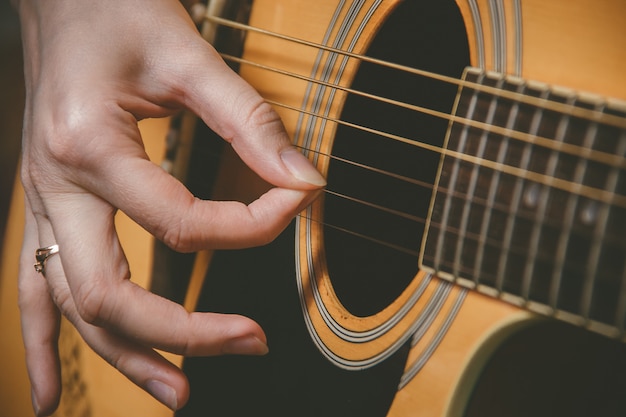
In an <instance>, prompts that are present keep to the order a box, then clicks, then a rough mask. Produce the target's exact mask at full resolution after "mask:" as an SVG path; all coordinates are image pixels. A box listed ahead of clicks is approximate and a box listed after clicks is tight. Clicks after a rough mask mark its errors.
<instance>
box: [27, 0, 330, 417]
mask: <svg viewBox="0 0 626 417" xmlns="http://www.w3.org/2000/svg"><path fill="white" fill-rule="evenodd" d="M17 8H18V10H19V12H20V17H21V22H22V31H23V41H24V59H25V76H26V90H27V101H26V109H25V118H24V138H23V159H22V182H23V185H24V189H25V191H26V196H27V202H26V207H27V215H26V218H27V220H26V227H25V236H24V246H23V251H22V259H21V266H20V277H19V280H20V285H19V288H20V294H19V303H20V308H21V318H22V330H23V337H24V343H25V349H26V360H27V368H28V372H29V376H30V379H31V383H32V390H33V405H34V408H35V411H36V412H37V414H38V415H46V414H49V413H51V412H53V411H54V409H55V408H56V406H57V404H58V400H59V396H60V389H61V386H60V369H59V359H58V355H57V352H56V339H57V337H58V328H59V317H60V314H63V315H64V316H66V317H67V318H68V319H69V320H70V321H71V323H72V324H73V325H74V326H75V327H76V329H77V330H78V332H79V333H80V334H81V336H82V337H83V338H84V340H85V341H86V342H87V343H88V344H89V346H91V348H92V349H94V350H95V351H96V352H97V353H98V354H99V355H100V356H102V357H103V358H104V359H106V360H107V361H108V362H109V363H111V365H113V366H115V367H116V368H117V369H118V370H119V371H120V372H122V373H123V374H124V375H126V376H127V377H128V378H129V379H130V380H132V381H133V382H134V383H135V384H137V385H139V386H141V387H142V388H144V389H145V390H147V391H148V392H150V393H151V394H152V395H153V396H155V397H156V398H157V399H158V400H160V401H161V402H163V403H164V404H166V405H167V406H169V407H170V408H172V409H177V408H180V407H181V406H182V405H184V403H185V402H186V401H187V398H188V395H189V387H188V382H187V380H186V378H185V376H184V374H183V373H182V372H181V371H180V370H179V369H178V368H177V367H176V366H174V365H173V364H171V363H169V362H168V361H167V360H165V359H164V358H163V357H161V356H160V355H158V354H157V353H156V352H155V351H154V350H153V348H158V349H162V350H166V351H170V352H174V353H178V354H182V355H218V354H226V353H236V354H263V353H265V352H266V351H267V346H266V339H265V335H264V333H263V331H262V330H261V328H260V327H259V326H258V325H257V324H256V323H254V322H253V321H252V320H250V319H247V318H245V317H241V316H236V315H231V316H227V315H219V314H210V313H191V314H189V313H187V312H186V311H185V310H184V309H183V308H182V307H181V306H179V305H177V304H175V303H172V302H170V301H167V300H165V299H163V298H160V297H157V296H156V295H154V294H152V293H150V292H148V291H145V290H144V289H142V288H140V287H138V286H137V285H135V284H133V283H132V282H131V281H130V280H129V267H128V264H127V261H126V259H125V256H124V253H123V251H122V249H121V247H120V244H119V242H118V238H117V234H116V232H115V227H114V215H115V213H116V211H117V210H118V209H119V210H122V211H124V212H125V213H126V214H127V215H128V216H130V217H131V218H132V219H133V220H134V221H136V222H137V223H139V224H140V225H141V226H143V227H144V228H145V229H147V230H148V231H149V232H151V233H152V234H153V235H154V236H156V237H157V238H158V239H161V240H162V241H163V242H165V243H166V244H167V245H169V246H170V247H172V248H173V249H176V250H179V251H193V250H197V249H200V248H208V247H213V248H218V247H219V248H234V247H245V246H252V245H260V244H264V243H267V242H269V241H270V240H272V239H273V238H274V237H275V236H276V235H277V234H278V233H279V232H280V231H281V230H282V229H283V228H284V227H285V226H286V225H287V224H288V222H289V221H290V220H291V219H292V218H293V216H294V215H295V214H296V213H298V212H299V211H300V210H301V209H302V208H303V207H305V206H306V205H307V204H308V203H310V202H311V201H312V200H313V199H314V198H315V197H316V195H317V194H318V193H319V189H320V188H321V187H323V186H324V184H325V182H324V180H323V178H322V177H321V175H320V174H319V173H318V172H317V171H316V170H315V169H314V168H313V166H312V165H311V164H310V163H309V162H308V161H307V160H306V158H304V157H303V156H302V155H301V154H300V153H299V152H298V151H297V150H296V149H295V148H294V147H292V146H291V145H290V141H289V138H288V137H287V134H286V133H285V131H284V129H283V126H282V124H281V122H280V120H279V118H278V116H277V115H276V113H275V112H274V111H273V110H272V109H271V107H270V106H269V105H268V104H266V103H264V102H263V100H262V99H261V97H259V95H258V94H257V93H256V92H255V91H254V90H253V89H252V88H251V87H250V86H249V85H247V84H246V83H245V82H244V81H243V80H241V79H240V78H239V77H238V76H237V75H236V74H235V73H233V72H232V71H231V70H230V69H229V68H228V67H227V66H226V65H225V64H224V63H223V61H222V60H221V59H220V58H219V56H218V55H217V53H216V52H215V51H214V50H213V49H212V48H211V47H210V46H209V45H208V44H207V43H206V42H205V41H204V40H203V39H201V37H200V36H199V35H198V33H197V31H196V29H195V27H194V26H193V24H192V22H191V21H190V19H189V17H188V15H187V13H186V12H185V10H184V8H183V7H182V6H181V5H180V3H179V2H178V1H177V0H137V1H129V0H107V1H101V2H84V1H72V0H21V1H18V2H17ZM180 108H188V109H191V110H192V111H194V112H196V114H198V115H199V116H200V117H201V118H202V119H203V120H204V121H205V122H206V123H207V124H208V125H209V126H210V127H211V128H212V129H213V130H215V131H216V132H217V133H218V134H220V135H221V136H222V137H223V138H224V139H225V140H227V141H228V142H230V143H231V145H232V146H233V148H234V149H235V150H236V151H237V152H238V154H239V155H240V156H241V158H242V159H243V161H244V162H245V163H246V164H248V165H249V166H250V167H251V168H252V169H253V170H255V171H256V172H257V173H258V174H259V175H260V176H261V177H263V178H264V179H265V180H266V181H268V182H270V183H272V184H274V185H275V186H276V187H275V188H273V189H271V190H270V191H269V192H267V193H266V194H265V195H263V196H262V197H260V198H259V199H258V200H256V201H254V202H253V203H251V204H250V205H248V206H246V205H244V204H241V203H238V202H212V201H200V200H198V199H196V198H194V197H193V196H192V195H191V194H190V192H189V191H188V190H187V189H186V188H185V187H184V186H183V185H182V184H180V183H179V182H177V181H176V180H175V179H174V178H172V177H171V176H169V175H168V174H167V173H166V172H164V171H163V170H162V169H161V168H159V167H158V166H156V165H154V164H153V163H151V162H150V161H149V160H148V158H147V156H146V154H145V151H144V149H143V146H142V140H141V137H140V133H139V130H138V128H137V120H140V119H142V118H147V117H161V116H166V115H170V114H172V113H173V112H175V111H177V110H179V109H180ZM53 243H57V244H58V245H59V247H60V252H59V254H57V255H54V256H52V257H51V258H50V259H49V260H48V261H47V263H46V265H45V279H43V278H42V277H41V276H39V275H38V274H37V273H36V272H35V270H34V269H33V256H34V251H35V249H36V248H38V247H44V246H48V245H51V244H53Z"/></svg>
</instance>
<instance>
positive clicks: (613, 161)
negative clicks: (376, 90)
mask: <svg viewBox="0 0 626 417" xmlns="http://www.w3.org/2000/svg"><path fill="white" fill-rule="evenodd" d="M220 55H221V56H222V58H224V59H225V60H229V61H233V62H237V63H239V64H245V65H250V66H254V67H256V68H259V69H263V70H266V71H271V72H275V73H277V74H280V75H284V76H287V77H291V78H295V79H299V80H302V81H307V82H310V83H315V84H319V85H323V86H326V87H330V88H333V89H337V90H340V91H343V92H346V93H348V94H354V95H358V96H361V97H364V98H368V99H371V100H376V101H380V102H382V103H386V104H389V105H393V106H396V107H400V108H405V109H407V110H411V111H415V112H418V113H423V114H426V115H429V116H433V117H437V118H440V119H444V120H447V121H450V122H454V123H462V124H467V125H469V126H471V127H475V128H478V129H482V130H486V131H488V132H492V133H495V134H499V135H502V136H508V137H511V138H513V139H517V140H520V141H524V142H529V141H531V142H533V143H534V144H535V145H539V146H543V147H545V148H548V149H554V148H555V145H554V141H553V140H552V139H550V138H545V137H541V136H537V135H535V136H532V135H529V134H527V133H524V132H520V131H515V130H509V129H507V128H504V127H501V126H494V125H490V124H488V123H484V122H479V121H476V120H472V119H468V118H463V117H459V116H456V115H453V114H449V113H445V112H441V111H437V110H433V109H429V108H427V107H423V106H417V105H414V104H410V103H405V102H401V101H398V100H394V99H390V98H387V97H382V96H379V95H375V94H370V93H367V92H364V91H359V90H355V89H353V88H350V87H344V86H342V85H339V84H338V83H330V82H328V81H323V80H319V79H316V78H313V77H309V76H304V75H300V74H296V73H293V72H290V71H285V70H281V69H279V68H275V67H270V66H267V65H264V64H260V63H257V62H253V61H250V60H247V59H244V58H239V57H236V56H232V55H228V54H220ZM475 90H477V91H481V89H477V88H475ZM494 96H498V95H494ZM572 108H574V107H572ZM315 111H316V110H315ZM558 149H559V151H560V152H562V153H568V154H571V155H574V156H579V155H580V153H581V152H582V150H581V149H580V147H579V146H576V145H572V144H562V146H561V147H559V148H558ZM589 158H590V159H591V160H594V161H596V162H601V163H605V164H608V165H619V166H620V167H622V168H626V161H625V160H624V159H623V158H619V157H616V156H615V155H612V154H609V153H606V152H601V151H594V152H593V153H592V154H590V156H589Z"/></svg>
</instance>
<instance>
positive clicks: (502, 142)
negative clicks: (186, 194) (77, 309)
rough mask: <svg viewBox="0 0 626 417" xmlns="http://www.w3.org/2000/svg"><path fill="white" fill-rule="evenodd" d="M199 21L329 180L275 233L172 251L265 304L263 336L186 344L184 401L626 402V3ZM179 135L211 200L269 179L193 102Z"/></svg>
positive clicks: (422, 406) (320, 0)
mask: <svg viewBox="0 0 626 417" xmlns="http://www.w3.org/2000/svg"><path fill="white" fill-rule="evenodd" d="M202 19H203V29H202V30H203V33H204V34H205V36H207V39H209V40H210V41H211V42H213V43H214V45H215V46H216V48H217V49H218V50H219V51H220V52H221V53H222V56H223V57H224V59H225V60H226V61H227V62H229V63H231V64H232V65H233V68H235V69H236V70H237V71H239V73H240V74H241V75H242V76H243V77H244V78H245V79H247V80H248V81H249V82H250V83H251V84H252V85H253V86H254V87H255V88H257V89H258V90H259V91H260V92H261V94H262V95H263V96H264V97H265V98H266V100H267V101H268V102H269V103H271V104H273V105H274V106H275V108H276V110H277V111H278V112H279V113H280V115H281V117H282V119H283V121H284V124H285V126H286V128H287V130H288V131H289V133H290V134H291V135H292V137H293V141H294V143H295V144H296V146H297V147H298V148H299V149H301V151H302V152H303V153H304V154H305V155H306V156H307V157H308V158H309V159H310V160H311V161H313V163H314V164H315V165H316V166H317V167H318V169H319V170H320V172H322V173H323V174H324V175H325V176H326V177H327V179H328V186H327V188H326V189H325V192H324V193H323V195H322V197H321V198H320V199H319V200H318V201H316V202H314V203H313V204H312V205H311V206H310V207H309V208H307V209H306V210H305V211H303V212H302V213H300V214H299V215H298V216H297V218H296V219H295V221H294V223H293V224H292V226H290V227H289V228H288V229H287V230H286V231H285V232H284V233H283V234H282V235H281V236H280V237H279V238H278V239H276V241H275V242H273V243H272V244H270V245H267V246H264V247H261V248H254V249H247V250H240V251H216V252H211V253H209V252H202V253H199V254H196V255H178V254H173V253H167V252H166V250H165V249H164V248H162V247H158V246H157V247H156V248H155V250H156V251H157V253H158V252H159V251H161V252H163V253H164V256H156V257H155V259H156V261H155V262H157V263H156V264H155V277H154V284H153V290H154V291H156V292H158V293H161V294H163V295H166V296H168V297H170V298H173V299H176V300H178V301H180V302H185V303H186V305H187V306H188V307H190V308H196V309H198V310H203V311H209V310H210V311H220V312H233V313H239V314H245V315H247V316H249V317H252V318H253V319H255V320H257V321H258V322H259V323H260V324H261V325H262V326H263V328H264V329H265V331H266V333H267V335H268V342H269V347H270V353H269V355H267V356H266V357H263V358H247V357H221V358H193V359H186V360H185V362H184V367H185V371H186V372H187V374H188V375H189V378H190V380H191V385H192V393H191V400H190V403H189V405H188V406H187V407H186V408H184V409H183V410H181V411H180V412H179V414H178V415H180V416H192V415H194V416H195V415H217V416H244V415H246V416H247V415H253V414H254V415H263V416H359V417H364V416H395V417H399V416H459V415H470V416H471V415H481V416H484V415H500V416H516V415H533V416H537V415H546V416H548V415H549V416H554V415H568V416H571V415H581V416H583V415H584V416H600V415H611V416H612V415H626V414H625V413H626V349H625V348H624V346H625V345H624V343H623V341H624V340H626V332H625V330H624V327H625V324H626V260H625V259H626V176H625V175H624V172H625V169H626V158H625V156H626V102H624V101H623V100H624V99H626V78H625V77H626V3H624V2H622V1H619V0H614V1H612V0H568V1H545V0H456V1H453V0H437V1H427V0H404V1H399V0H352V1H344V0H316V1H310V0H254V1H252V2H251V1H243V0H233V1H228V0H225V1H217V0H211V1H210V2H209V5H208V8H207V9H206V12H205V13H204V14H203V16H202ZM172 132H173V133H172V135H171V143H172V146H171V147H170V149H169V158H170V159H169V161H168V166H169V167H170V168H171V169H172V172H173V173H174V174H176V175H178V176H179V177H180V178H181V179H182V180H184V181H186V183H187V184H188V185H189V187H190V188H191V189H192V191H194V192H195V193H196V194H197V195H199V196H201V197H207V198H214V199H238V200H241V201H250V200H252V199H254V198H255V197H256V196H257V195H259V193H261V192H263V191H264V190H265V189H266V188H267V185H266V184H264V183H263V182H262V181H261V180H259V179H258V178H256V177H255V176H254V175H253V174H252V173H250V172H249V171H247V170H246V168H245V167H243V165H242V164H241V162H240V161H238V160H237V158H236V157H235V156H234V155H233V153H232V152H231V151H230V150H229V149H227V148H224V147H223V145H222V144H221V141H220V140H219V139H218V138H215V137H214V134H212V133H211V132H209V131H207V129H206V128H205V127H203V126H200V125H196V121H195V120H194V119H193V117H192V116H190V115H183V116H182V117H181V118H180V119H179V120H177V121H176V122H175V124H174V125H173V129H172ZM191 138H194V139H193V140H192V139H191ZM190 150H191V151H190ZM211 158H214V159H211ZM207 161H212V163H207ZM217 161H219V163H217ZM209 166H210V167H209ZM213 167H218V168H217V169H214V168H213ZM181 276H182V277H185V276H189V277H190V278H189V280H185V279H181ZM181 283H182V284H181ZM481 406H482V409H480V408H478V407H481Z"/></svg>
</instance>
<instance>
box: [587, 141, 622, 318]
mask: <svg viewBox="0 0 626 417" xmlns="http://www.w3.org/2000/svg"><path fill="white" fill-rule="evenodd" d="M620 139H621V140H620V142H619V146H618V148H617V151H616V153H617V154H618V155H624V154H625V153H626V132H622V136H621V138H620ZM618 180H619V170H617V169H615V168H613V169H612V170H611V173H610V175H609V178H607V187H606V188H607V189H609V190H612V191H613V192H615V190H616V188H617V182H618ZM610 209H611V206H610V203H605V204H604V205H603V206H602V208H601V210H600V212H599V215H598V221H597V222H596V227H595V229H594V235H593V240H592V244H591V256H590V257H589V259H590V262H589V263H588V266H587V271H586V273H585V281H584V284H583V296H582V300H581V310H582V312H583V313H582V316H583V317H584V318H586V319H588V318H589V316H590V314H591V305H592V302H593V289H594V288H593V287H594V283H595V282H594V281H595V273H596V271H597V270H598V264H599V263H600V254H601V250H602V247H603V245H602V238H603V236H604V234H605V232H606V226H607V223H608V218H609V214H610Z"/></svg>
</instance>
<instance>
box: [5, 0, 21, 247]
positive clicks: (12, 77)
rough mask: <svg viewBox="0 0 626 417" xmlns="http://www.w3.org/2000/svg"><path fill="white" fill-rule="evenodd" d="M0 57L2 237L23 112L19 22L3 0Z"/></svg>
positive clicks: (13, 11) (11, 8) (13, 175)
mask: <svg viewBox="0 0 626 417" xmlns="http://www.w3.org/2000/svg"><path fill="white" fill-rule="evenodd" d="M0 57H1V58H0V236H4V231H5V228H6V221H7V210H8V207H9V201H10V199H11V190H12V188H13V181H14V178H15V170H16V168H17V161H18V155H19V149H20V138H21V129H22V110H23V108H24V81H23V71H22V45H21V42H20V28H19V20H18V17H17V14H16V13H15V10H14V9H13V7H12V6H11V4H10V3H9V2H8V1H6V0H5V1H2V2H0ZM0 245H2V240H1V239H0ZM1 249H2V247H1V246H0V250H1Z"/></svg>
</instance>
